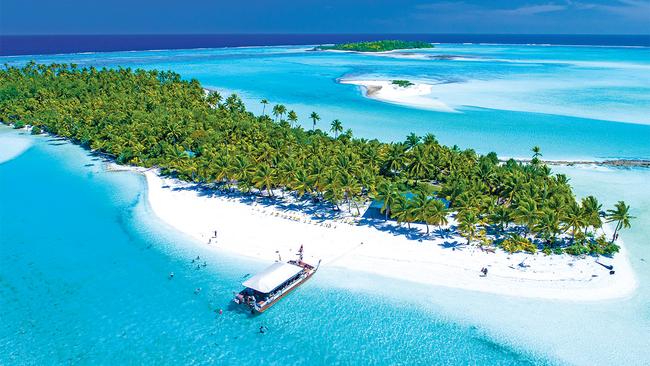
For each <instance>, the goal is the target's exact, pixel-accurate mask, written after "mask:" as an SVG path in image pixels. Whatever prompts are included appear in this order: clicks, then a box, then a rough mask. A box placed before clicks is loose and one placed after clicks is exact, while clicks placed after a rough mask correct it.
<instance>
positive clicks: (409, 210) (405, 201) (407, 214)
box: [393, 194, 416, 229]
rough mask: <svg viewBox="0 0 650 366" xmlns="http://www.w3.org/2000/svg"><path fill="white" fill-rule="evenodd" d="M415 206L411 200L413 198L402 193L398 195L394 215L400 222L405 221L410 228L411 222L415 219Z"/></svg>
mask: <svg viewBox="0 0 650 366" xmlns="http://www.w3.org/2000/svg"><path fill="white" fill-rule="evenodd" d="M415 212H416V211H415V206H414V205H413V203H412V202H411V199H409V198H408V197H406V196H405V195H403V194H400V195H399V196H398V197H397V200H396V201H395V203H394V208H393V216H394V217H395V219H396V220H397V223H398V224H401V223H402V222H405V223H406V225H407V226H408V228H409V229H410V228H411V222H413V220H415V218H416V215H415Z"/></svg>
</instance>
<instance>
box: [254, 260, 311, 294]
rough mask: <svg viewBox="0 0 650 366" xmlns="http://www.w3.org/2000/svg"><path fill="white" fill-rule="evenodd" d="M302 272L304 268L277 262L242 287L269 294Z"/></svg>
mask: <svg viewBox="0 0 650 366" xmlns="http://www.w3.org/2000/svg"><path fill="white" fill-rule="evenodd" d="M300 271H302V267H299V266H296V265H293V264H290V263H285V262H275V263H273V264H272V265H270V266H269V267H267V268H266V269H265V270H263V271H262V272H260V273H258V274H256V275H255V276H253V277H251V278H249V279H247V280H246V281H244V283H242V285H243V286H245V287H248V288H252V289H253V290H256V291H259V292H261V293H264V294H267V293H269V292H271V291H273V290H275V289H276V288H278V286H280V285H282V284H283V283H284V282H286V281H287V280H289V279H290V278H291V277H293V276H295V275H297V274H298V273H300Z"/></svg>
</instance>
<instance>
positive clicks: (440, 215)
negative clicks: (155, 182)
mask: <svg viewBox="0 0 650 366" xmlns="http://www.w3.org/2000/svg"><path fill="white" fill-rule="evenodd" d="M261 103H262V104H263V108H264V109H263V110H264V112H263V113H262V115H260V116H255V115H254V114H252V113H250V112H248V111H247V110H246V109H245V107H244V104H243V103H242V101H241V100H240V99H239V98H238V97H237V96H236V95H231V96H229V97H227V98H225V100H224V99H223V98H222V97H221V95H219V93H217V92H209V93H206V92H205V91H204V89H203V88H202V87H201V85H200V84H199V82H198V81H196V80H191V81H184V80H181V77H180V76H179V75H178V74H175V73H173V72H159V71H143V70H130V69H118V70H114V69H102V70H97V69H95V68H92V67H91V68H78V67H76V66H75V65H56V64H53V65H50V66H46V65H37V64H34V63H30V64H28V65H26V66H25V67H24V68H14V67H5V68H4V69H2V70H0V120H2V121H4V122H5V123H8V124H13V125H14V126H15V127H22V126H26V125H29V126H33V128H34V129H33V131H36V132H39V131H41V130H42V131H45V132H49V133H52V134H55V135H58V136H62V137H65V138H68V139H70V140H71V141H73V142H75V143H78V144H80V145H83V146H85V147H87V148H90V149H92V150H95V151H99V152H102V153H105V154H108V155H110V156H112V157H114V158H115V159H116V160H117V162H119V163H122V164H134V165H140V166H145V167H151V166H158V167H160V168H161V171H162V172H163V174H168V175H173V176H176V177H178V178H180V179H184V180H188V181H194V182H198V183H205V184H214V185H215V186H217V187H219V188H224V189H238V190H241V191H243V192H247V193H250V194H263V195H267V196H269V197H276V196H277V195H278V194H293V195H295V196H296V197H298V198H303V199H304V198H309V199H312V200H314V201H319V202H327V203H329V204H331V206H330V207H331V209H334V210H341V209H347V210H348V211H350V212H353V213H356V214H360V213H361V212H360V207H361V206H362V205H363V203H365V202H367V200H368V198H369V197H373V198H377V199H378V200H381V201H382V202H383V204H384V206H383V207H384V208H385V210H384V214H385V217H386V219H388V218H389V217H392V218H394V219H396V220H397V221H398V222H399V223H406V224H407V225H408V226H410V224H411V223H413V222H423V223H425V224H426V225H427V231H428V230H429V229H428V228H429V226H430V225H432V226H437V227H440V226H442V225H446V224H447V223H448V221H449V220H450V218H452V217H453V216H454V215H455V219H456V220H457V222H458V225H457V230H458V231H459V232H460V233H461V235H463V236H464V237H465V238H466V239H467V243H468V244H473V243H475V244H480V245H494V244H495V243H496V244H497V245H500V246H502V247H503V248H504V249H505V250H507V251H511V252H514V251H529V252H534V251H536V250H537V249H538V248H539V249H543V250H544V251H545V252H546V253H562V252H567V253H570V254H586V253H591V254H612V253H614V252H616V251H618V246H616V244H614V243H613V241H614V238H612V241H611V242H610V241H608V240H606V239H605V238H604V236H602V235H600V236H599V235H598V234H597V231H598V229H600V228H601V226H602V221H603V220H602V218H603V217H605V218H606V219H607V221H610V222H615V223H616V233H618V231H619V230H620V229H623V228H628V227H629V226H630V219H631V218H632V217H631V216H630V214H629V206H627V205H626V204H625V203H623V202H619V203H618V204H617V205H616V207H615V208H614V209H612V210H609V211H608V213H607V214H604V213H602V212H601V205H600V203H599V202H598V200H597V199H596V198H595V197H591V196H589V197H586V198H583V199H582V200H580V201H579V202H578V201H576V199H575V197H574V195H573V193H572V191H571V187H570V185H569V184H568V179H567V177H566V176H564V175H561V174H557V175H553V174H552V173H551V170H550V169H549V168H548V167H547V166H546V165H544V164H543V163H542V162H541V160H540V156H541V152H540V150H539V148H537V147H536V148H534V149H533V153H534V155H533V159H532V162H531V163H518V162H516V161H514V160H509V161H507V162H506V163H503V164H502V163H500V162H499V160H498V158H497V155H496V154H495V153H489V154H487V155H478V154H477V153H476V152H474V151H473V150H461V149H459V148H458V147H456V146H454V147H447V146H443V145H441V144H439V143H438V141H437V140H436V138H435V137H434V135H432V134H427V135H426V136H417V135H415V134H410V135H409V136H408V137H407V138H406V140H405V141H403V142H395V143H382V142H379V141H377V140H367V139H360V138H353V135H352V131H350V130H349V129H348V130H345V131H344V129H343V124H342V122H341V121H339V120H334V121H332V123H331V124H330V127H331V128H330V131H331V132H332V133H333V136H329V135H328V134H327V133H325V132H323V131H322V130H320V129H317V128H316V127H317V122H318V121H319V120H320V116H319V115H318V113H316V112H312V113H311V115H310V116H309V117H308V118H309V119H310V120H311V122H312V128H311V130H308V131H306V130H304V129H303V128H302V127H300V126H297V125H296V123H297V122H298V116H297V114H296V113H295V112H294V111H288V110H287V108H286V107H285V106H283V105H281V104H278V105H275V106H274V107H272V110H271V111H272V114H273V118H271V117H269V116H267V115H266V114H265V112H266V106H267V104H268V101H267V100H262V101H261ZM36 132H35V133H36ZM407 192H412V193H413V195H412V197H410V196H408V195H407V194H406V193H407ZM439 198H445V199H446V200H448V201H449V203H450V206H449V207H447V206H446V205H445V204H444V203H443V202H442V201H441V200H440V199H439ZM324 209H325V208H324ZM616 233H614V235H616ZM488 235H490V236H491V237H496V238H497V240H496V241H494V240H489V239H488Z"/></svg>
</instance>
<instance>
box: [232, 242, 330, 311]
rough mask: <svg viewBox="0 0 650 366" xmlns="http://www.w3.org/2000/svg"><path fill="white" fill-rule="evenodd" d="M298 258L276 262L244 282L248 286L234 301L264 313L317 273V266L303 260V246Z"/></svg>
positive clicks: (243, 284)
mask: <svg viewBox="0 0 650 366" xmlns="http://www.w3.org/2000/svg"><path fill="white" fill-rule="evenodd" d="M298 255H299V258H298V259H297V260H290V261H288V262H280V261H278V262H275V263H273V264H272V265H270V266H269V267H267V268H266V269H265V270H263V271H262V272H260V273H258V274H256V275H254V276H253V277H251V278H249V279H247V280H246V281H244V282H243V283H242V286H244V287H246V288H245V289H243V290H242V291H241V292H239V293H238V294H237V295H235V298H234V299H233V302H235V303H236V304H239V305H243V306H246V307H248V308H249V309H250V311H251V313H253V314H254V313H263V312H265V311H266V310H267V309H268V308H270V307H271V306H273V305H274V304H275V303H276V302H278V301H279V300H280V299H281V298H283V297H284V296H285V295H287V294H288V293H290V292H291V291H293V290H295V289H296V288H297V287H298V286H300V285H302V284H303V283H305V281H307V280H308V279H309V278H311V276H313V275H314V273H316V271H317V270H318V267H319V266H320V261H318V264H317V265H316V266H313V265H311V264H308V263H306V262H304V261H303V257H302V246H301V247H300V251H299V252H298Z"/></svg>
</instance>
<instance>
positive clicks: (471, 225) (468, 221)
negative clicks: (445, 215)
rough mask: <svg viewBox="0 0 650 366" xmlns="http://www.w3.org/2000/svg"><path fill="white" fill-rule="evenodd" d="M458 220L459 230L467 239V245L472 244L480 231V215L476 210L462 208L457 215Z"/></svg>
mask: <svg viewBox="0 0 650 366" xmlns="http://www.w3.org/2000/svg"><path fill="white" fill-rule="evenodd" d="M456 221H458V231H460V233H461V235H462V236H463V237H464V238H466V239H467V245H469V244H471V243H472V240H474V237H475V236H476V232H477V231H478V229H477V227H476V225H478V224H479V223H480V222H481V220H480V219H479V217H478V215H477V214H476V212H475V211H474V210H462V211H460V212H458V214H457V215H456Z"/></svg>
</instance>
